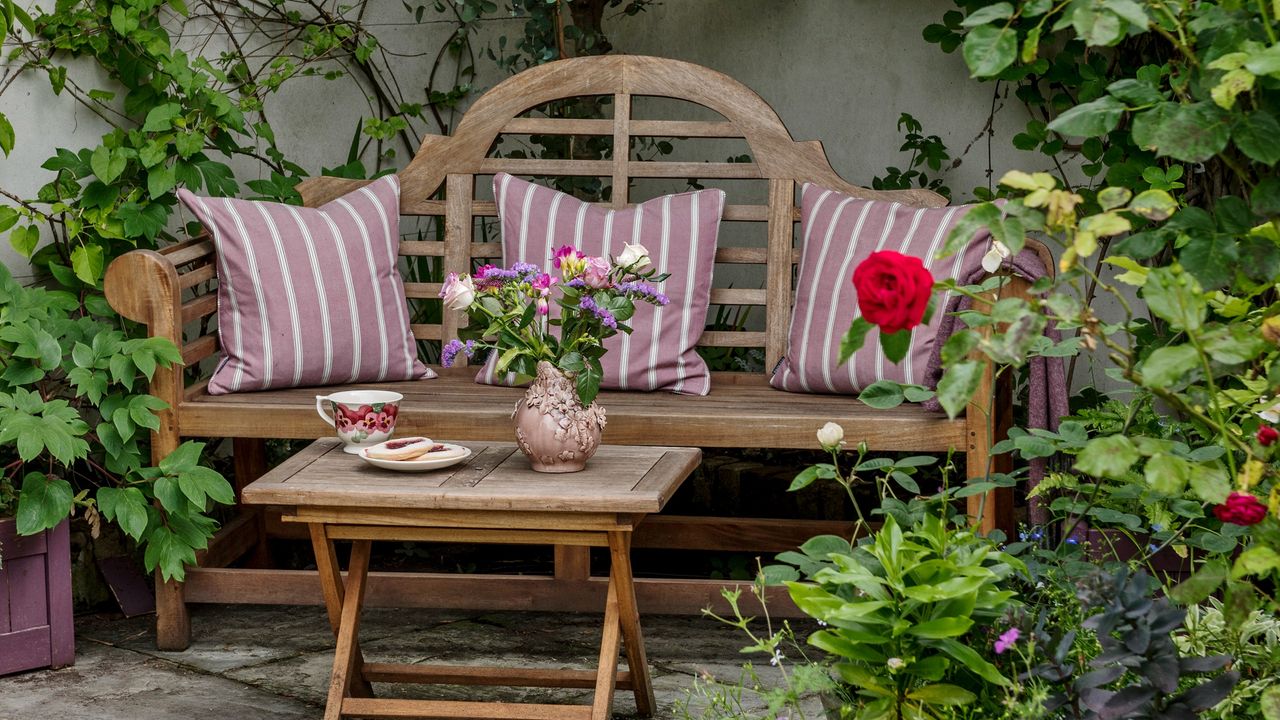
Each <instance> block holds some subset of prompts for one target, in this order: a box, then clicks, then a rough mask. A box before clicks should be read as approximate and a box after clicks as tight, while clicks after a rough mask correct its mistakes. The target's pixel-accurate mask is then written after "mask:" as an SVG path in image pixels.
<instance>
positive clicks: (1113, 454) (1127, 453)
mask: <svg viewBox="0 0 1280 720" xmlns="http://www.w3.org/2000/svg"><path fill="white" fill-rule="evenodd" d="M1139 457H1141V455H1140V454H1139V453H1138V449H1137V448H1136V447H1134V446H1133V442H1132V441H1131V440H1129V438H1127V437H1125V436H1124V435H1108V436H1106V437H1098V438H1094V439H1092V440H1090V441H1089V442H1087V443H1085V446H1084V449H1083V450H1081V451H1080V454H1079V455H1077V456H1076V462H1075V466H1074V467H1075V469H1076V470H1079V471H1080V472H1082V473H1085V474H1088V475H1093V476H1095V477H1103V478H1110V479H1112V480H1120V479H1121V478H1123V477H1124V475H1125V473H1127V472H1128V471H1129V468H1130V467H1132V466H1133V464H1134V463H1135V462H1137V461H1138V458H1139Z"/></svg>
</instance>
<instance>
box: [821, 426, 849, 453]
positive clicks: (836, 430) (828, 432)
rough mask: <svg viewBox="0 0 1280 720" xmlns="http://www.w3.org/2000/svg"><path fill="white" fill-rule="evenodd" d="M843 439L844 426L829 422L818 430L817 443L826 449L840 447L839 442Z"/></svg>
mask: <svg viewBox="0 0 1280 720" xmlns="http://www.w3.org/2000/svg"><path fill="white" fill-rule="evenodd" d="M843 441H844V428H842V427H840V426H839V425H837V424H835V423H833V422H829V423H827V424H826V425H823V426H822V428H821V429H819V430H818V444H819V445H821V446H822V447H824V448H827V449H835V448H838V447H840V443H841V442H843Z"/></svg>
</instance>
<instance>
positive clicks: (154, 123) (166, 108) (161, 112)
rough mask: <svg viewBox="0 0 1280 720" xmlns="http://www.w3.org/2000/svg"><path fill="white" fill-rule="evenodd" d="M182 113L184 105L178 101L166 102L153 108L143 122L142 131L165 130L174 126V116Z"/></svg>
mask: <svg viewBox="0 0 1280 720" xmlns="http://www.w3.org/2000/svg"><path fill="white" fill-rule="evenodd" d="M181 114H182V106H181V105H179V104H178V103H165V104H164V105H157V106H155V107H153V108H151V111H150V112H148V113H147V119H146V121H145V122H143V123H142V132H163V131H165V130H168V129H169V128H172V127H173V121H174V118H177V117H178V116H179V115H181Z"/></svg>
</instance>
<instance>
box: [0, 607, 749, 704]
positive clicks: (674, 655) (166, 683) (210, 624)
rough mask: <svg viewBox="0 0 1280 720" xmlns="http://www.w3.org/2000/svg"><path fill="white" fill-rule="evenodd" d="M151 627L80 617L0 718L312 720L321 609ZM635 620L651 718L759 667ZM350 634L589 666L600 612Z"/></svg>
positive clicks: (3, 698) (461, 692)
mask: <svg viewBox="0 0 1280 720" xmlns="http://www.w3.org/2000/svg"><path fill="white" fill-rule="evenodd" d="M153 622H154V618H152V617H142V618H133V619H129V620H125V619H119V618H118V617H108V616H86V617H81V618H79V619H78V620H77V638H76V642H77V646H76V649H77V656H76V665H75V667H73V668H67V669H64V670H58V671H44V672H35V673H28V674H25V675H19V676H14V677H9V678H0V720H44V719H46V718H47V719H48V720H55V719H56V720H81V719H82V718H83V719H84V720H89V719H90V718H92V719H93V720H153V719H154V720H168V719H169V718H173V720H256V719H257V718H281V719H282V720H291V719H292V718H319V717H320V716H321V714H322V711H323V705H324V698H325V692H326V689H327V686H328V682H329V670H330V666H331V663H332V661H333V635H332V633H331V632H330V630H329V624H328V618H327V616H326V614H325V612H324V610H323V609H322V608H319V607H274V606H249V605H237V606H208V605H205V606H194V607H193V612H192V637H193V642H192V645H191V647H190V648H189V649H188V650H186V651H184V652H178V653H174V652H161V651H158V650H156V649H155V637H154V630H153ZM642 624H643V626H644V632H645V642H646V649H647V651H648V655H649V661H650V665H651V668H652V672H653V676H654V686H655V691H656V693H657V700H658V713H657V715H656V717H657V718H659V719H663V720H665V719H671V718H677V717H682V716H681V715H680V714H679V713H678V711H677V710H676V705H677V702H678V701H680V700H681V699H683V698H685V697H686V695H687V693H688V691H689V689H690V688H691V687H692V686H693V680H694V678H695V677H696V676H699V675H710V676H714V677H717V678H721V679H736V678H738V677H739V675H740V667H741V664H742V663H743V662H744V661H746V660H754V661H755V662H756V663H757V664H760V661H761V658H760V657H759V656H754V657H752V656H745V655H742V654H741V653H740V649H741V647H742V646H743V645H745V644H746V642H747V640H746V638H745V636H743V635H741V634H740V633H739V632H738V631H737V630H735V629H734V628H730V627H727V626H725V625H722V624H721V623H718V622H716V621H715V620H712V619H709V618H700V617H665V616H653V617H645V618H643V619H642ZM360 638H361V644H362V646H363V647H364V650H365V655H366V657H368V658H369V659H370V660H371V661H382V662H400V663H431V664H457V665H500V666H507V667H519V666H523V667H538V668H593V667H594V666H595V662H596V659H597V653H598V647H599V645H598V644H599V641H600V616H599V615H596V614H588V613H521V612H506V613H480V612H474V611H473V612H460V611H447V610H420V609H413V610H398V609H386V608H370V609H368V610H367V611H366V613H365V615H364V616H363V617H362V621H361V630H360ZM764 665H765V667H763V668H761V669H760V672H761V673H762V675H765V676H769V675H771V674H772V673H773V672H774V671H773V669H772V668H769V667H768V665H767V663H764ZM375 691H376V692H377V693H378V694H379V695H381V696H384V697H432V698H439V699H490V700H504V701H510V702H570V703H574V702H580V703H584V704H585V703H586V702H588V701H589V698H590V694H591V693H590V691H586V690H561V689H549V688H477V687H444V686H430V687H422V686H411V685H382V684H379V685H377V686H375ZM761 714H763V713H761ZM695 716H696V715H695ZM750 716H751V715H748V717H750ZM634 717H635V702H634V699H633V698H632V697H631V696H630V694H629V693H625V692H620V693H618V694H617V695H616V696H615V701H614V718H615V720H630V719H631V718H634Z"/></svg>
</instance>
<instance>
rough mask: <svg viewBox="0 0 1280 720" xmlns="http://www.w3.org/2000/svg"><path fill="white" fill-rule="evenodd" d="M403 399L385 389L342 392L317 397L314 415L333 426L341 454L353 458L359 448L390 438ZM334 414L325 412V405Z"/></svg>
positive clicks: (398, 394) (401, 396)
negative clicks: (339, 443) (315, 413)
mask: <svg viewBox="0 0 1280 720" xmlns="http://www.w3.org/2000/svg"><path fill="white" fill-rule="evenodd" d="M403 399H404V396H403V395H401V394H400V393H395V392H388V391H386V390H344V391H343V392H336V393H333V394H331V395H317V396H316V412H317V413H319V414H320V417H322V418H324V421H325V422H327V423H329V424H330V425H332V426H333V429H334V430H335V431H336V432H337V433H338V439H339V440H341V441H342V443H343V447H342V450H343V452H347V453H351V454H352V455H355V454H357V453H359V452H360V450H361V448H367V447H369V446H371V445H377V444H378V443H380V442H383V441H386V440H388V439H390V438H391V434H392V433H394V432H395V429H396V415H398V414H399V413H400V401H401V400H403ZM326 404H327V405H328V406H329V408H330V409H331V410H332V411H333V415H330V414H329V413H327V412H325V405H326Z"/></svg>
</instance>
